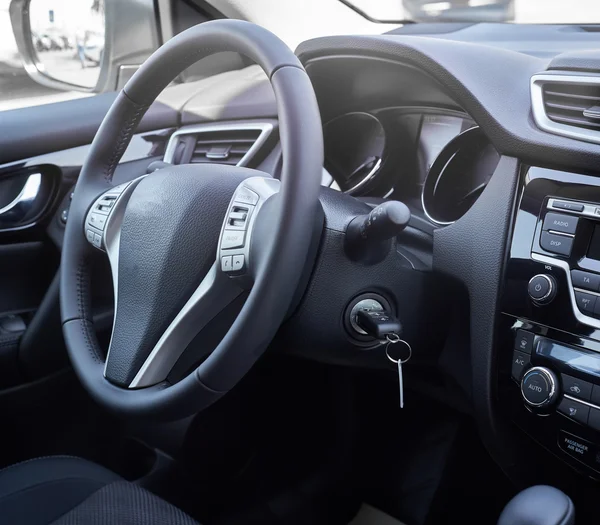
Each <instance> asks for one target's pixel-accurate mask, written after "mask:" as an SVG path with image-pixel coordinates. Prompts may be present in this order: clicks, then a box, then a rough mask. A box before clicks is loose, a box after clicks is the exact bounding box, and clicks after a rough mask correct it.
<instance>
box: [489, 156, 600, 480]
mask: <svg viewBox="0 0 600 525" xmlns="http://www.w3.org/2000/svg"><path fill="white" fill-rule="evenodd" d="M501 306H502V315H501V319H500V323H499V332H498V345H499V346H498V348H499V354H498V355H499V359H500V362H499V370H500V377H499V391H498V393H499V401H500V406H501V408H502V409H503V410H504V411H505V412H506V413H507V414H508V416H509V417H510V418H511V419H512V420H513V421H514V422H515V423H516V424H517V425H518V426H519V427H521V428H522V429H523V430H524V431H525V432H526V433H527V434H529V436H530V437H532V438H533V439H534V440H536V441H537V442H538V443H540V444H542V445H543V446H544V447H545V448H546V449H548V450H549V451H550V452H552V453H553V454H555V455H556V456H558V457H559V458H561V459H562V460H563V461H565V462H566V463H568V464H570V465H571V466H572V467H574V468H575V469H576V470H578V471H580V472H582V473H584V474H586V475H587V476H591V477H594V478H597V479H600V179H599V178H597V177H593V176H589V175H583V174H573V173H567V172H562V171H556V170H550V169H544V168H537V167H532V168H529V169H528V170H527V172H526V173H525V176H524V184H523V186H522V188H521V192H520V194H519V201H518V202H517V212H516V216H515V222H514V229H513V236H512V240H511V243H510V253H509V257H508V262H507V266H506V272H505V282H504V287H503V295H502V300H501Z"/></svg>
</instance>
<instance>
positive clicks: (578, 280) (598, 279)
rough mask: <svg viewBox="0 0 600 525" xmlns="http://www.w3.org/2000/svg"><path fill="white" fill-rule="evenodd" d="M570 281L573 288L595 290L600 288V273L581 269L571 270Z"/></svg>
mask: <svg viewBox="0 0 600 525" xmlns="http://www.w3.org/2000/svg"><path fill="white" fill-rule="evenodd" d="M571 281H572V282H573V286H574V287H575V288H584V289H585V290H591V291H592V292H597V291H599V290H600V275H597V274H595V273H590V272H582V271H581V270H571Z"/></svg>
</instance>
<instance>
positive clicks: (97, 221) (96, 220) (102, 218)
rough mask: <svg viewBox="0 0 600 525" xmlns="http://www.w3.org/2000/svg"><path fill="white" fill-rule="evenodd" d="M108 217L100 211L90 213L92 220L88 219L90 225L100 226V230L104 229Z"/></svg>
mask: <svg viewBox="0 0 600 525" xmlns="http://www.w3.org/2000/svg"><path fill="white" fill-rule="evenodd" d="M107 219H108V216H107V215H101V214H100V213H92V214H91V215H90V220H89V221H88V224H89V225H90V226H93V227H94V228H98V229H99V230H104V226H105V225H106V220H107Z"/></svg>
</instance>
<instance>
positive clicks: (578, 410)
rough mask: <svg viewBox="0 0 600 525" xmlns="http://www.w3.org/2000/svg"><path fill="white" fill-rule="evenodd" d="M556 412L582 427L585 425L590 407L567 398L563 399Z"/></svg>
mask: <svg viewBox="0 0 600 525" xmlns="http://www.w3.org/2000/svg"><path fill="white" fill-rule="evenodd" d="M558 411H559V412H560V413H561V414H563V415H565V416H567V417H568V418H569V419H573V420H574V421H577V422H578V423H581V424H582V425H587V422H588V417H589V415H590V407H589V406H588V405H584V404H583V403H580V402H579V401H576V400H575V399H570V398H568V397H563V399H562V401H561V402H560V404H559V405H558Z"/></svg>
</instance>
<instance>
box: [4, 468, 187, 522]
mask: <svg viewBox="0 0 600 525" xmlns="http://www.w3.org/2000/svg"><path fill="white" fill-rule="evenodd" d="M0 523H1V524H2V525H4V524H7V525H49V524H52V525H75V524H77V525H113V524H118V525H167V524H168V525H192V524H196V522H195V521H194V520H193V519H191V518H190V517H189V516H187V515H186V514H184V513H183V512H182V511H181V510H179V509H178V508H176V507H174V506H173V505H171V504H169V503H167V502H166V501H164V500H162V499H160V498H158V497H157V496H155V495H154V494H152V493H150V492H148V491H146V490H144V489H142V488H141V487H138V486H137V485H135V484H133V483H129V482H127V481H124V480H123V479H122V478H120V477H119V476H117V475H116V474H115V473H114V472H111V471H109V470H107V469H105V468H104V467H101V466H99V465H96V464H95V463H91V462H90V461H86V460H84V459H80V458H75V457H69V456H55V457H46V458H38V459H33V460H29V461H25V462H23V463H18V464H16V465H12V466H10V467H7V468H5V469H4V470H0Z"/></svg>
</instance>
